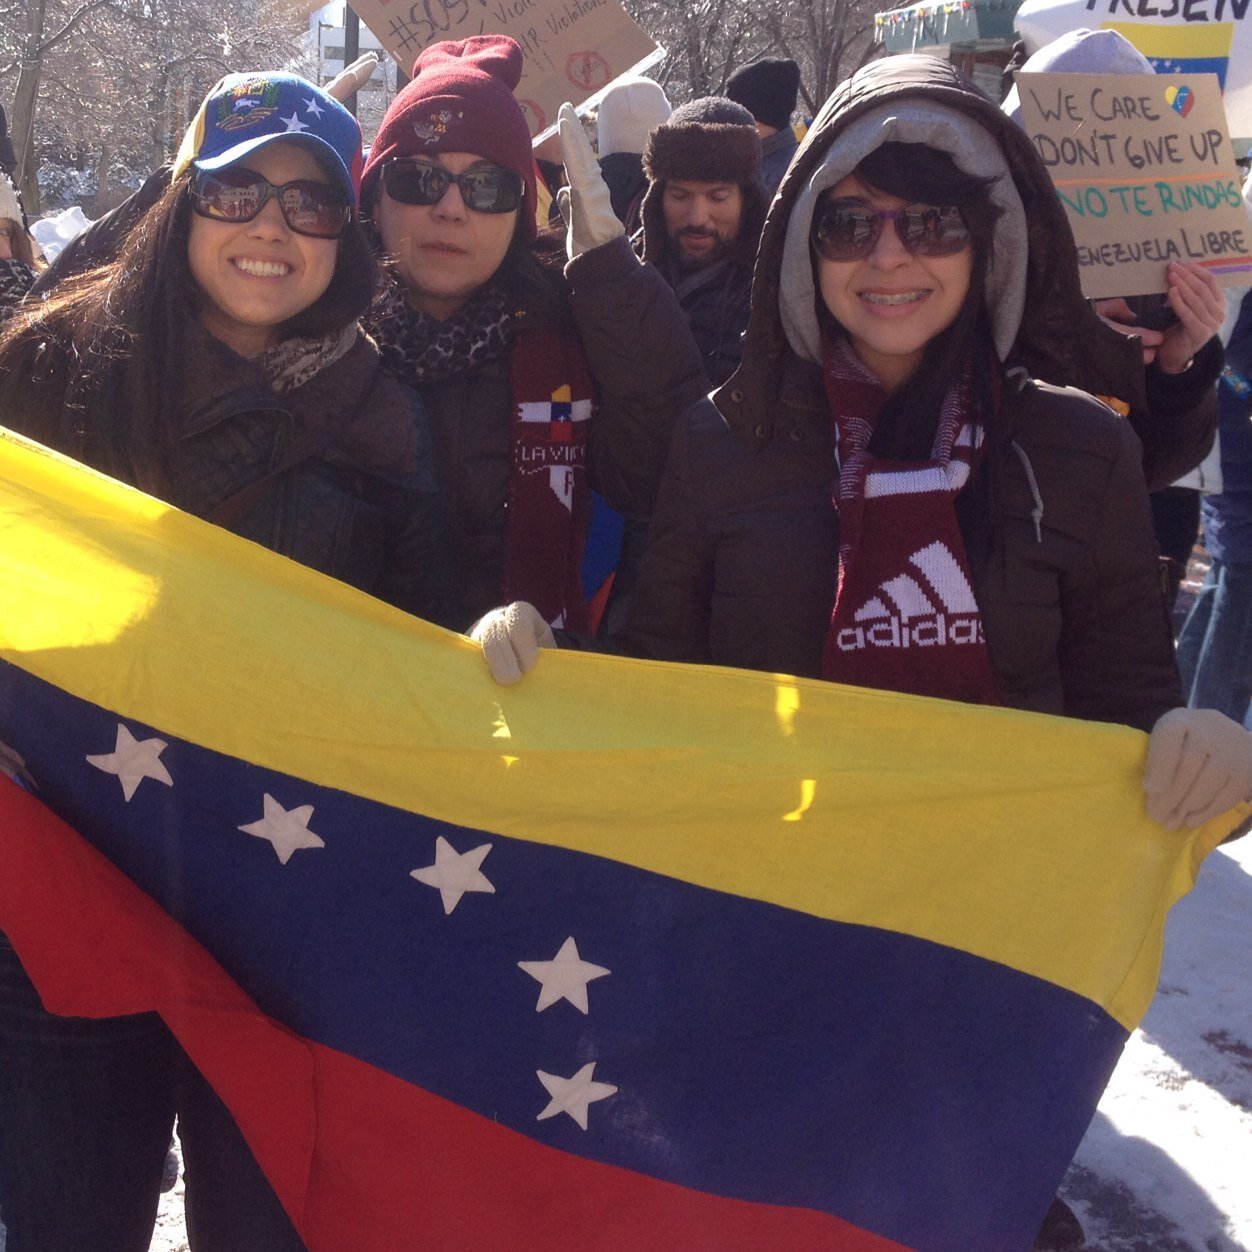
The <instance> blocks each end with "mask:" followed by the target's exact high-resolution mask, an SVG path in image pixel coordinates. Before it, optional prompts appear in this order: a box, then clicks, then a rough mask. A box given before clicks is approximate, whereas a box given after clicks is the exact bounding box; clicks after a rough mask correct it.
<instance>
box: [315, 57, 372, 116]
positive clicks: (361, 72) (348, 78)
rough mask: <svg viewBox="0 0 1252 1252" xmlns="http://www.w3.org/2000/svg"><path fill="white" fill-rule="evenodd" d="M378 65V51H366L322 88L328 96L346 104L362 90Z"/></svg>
mask: <svg viewBox="0 0 1252 1252" xmlns="http://www.w3.org/2000/svg"><path fill="white" fill-rule="evenodd" d="M377 65H378V54H377V53H376V52H364V53H362V54H361V55H360V56H359V57H357V59H356V60H355V61H353V62H352V64H351V65H345V66H344V67H343V69H341V70H340V71H339V73H338V74H336V75H335V77H334V78H332V79H331V80H330V82H328V83H327V84H326V86H325V87H324V88H323V89H322V90H323V91H325V92H326V94H327V95H328V96H331V97H333V98H334V99H335V100H338V101H339V103H340V104H346V103H347V101H349V100H350V99H352V97H353V95H354V94H355V93H356V92H358V91H360V90H361V88H362V87H364V86H365V84H366V83H368V82H369V80H370V79H371V78H373V76H374V69H375V67H376V66H377Z"/></svg>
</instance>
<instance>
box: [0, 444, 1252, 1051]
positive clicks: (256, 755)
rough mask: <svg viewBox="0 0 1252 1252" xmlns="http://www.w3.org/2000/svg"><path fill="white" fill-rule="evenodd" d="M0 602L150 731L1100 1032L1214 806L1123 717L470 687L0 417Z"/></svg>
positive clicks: (757, 685) (301, 578)
mask: <svg viewBox="0 0 1252 1252" xmlns="http://www.w3.org/2000/svg"><path fill="white" fill-rule="evenodd" d="M0 605H2V606H4V607H3V610H2V611H0V657H2V658H3V659H5V660H8V661H11V662H13V663H15V664H18V665H20V666H21V667H23V668H24V669H26V670H28V671H30V672H32V673H34V674H36V675H37V676H39V677H41V678H44V679H46V680H47V681H49V682H52V683H55V684H57V685H58V686H60V687H62V688H64V689H66V690H68V691H70V692H71V693H73V694H74V695H76V696H79V697H80V698H82V699H86V700H90V701H93V702H95V703H97V704H100V705H103V706H105V707H109V708H112V709H113V710H115V711H116V712H117V713H118V714H119V716H120V717H122V718H133V719H135V720H138V721H142V722H145V723H147V724H149V725H152V726H155V727H157V728H159V729H160V731H161V732H162V733H163V734H167V735H172V736H177V737H180V738H183V739H186V740H190V741H192V742H194V743H197V744H200V745H202V746H204V747H206V748H210V749H213V750H215V751H218V752H222V753H226V754H228V755H230V756H234V757H237V758H240V759H242V760H245V761H250V762H254V763H256V764H258V765H263V766H265V767H267V768H270V769H274V770H279V771H282V772H285V773H288V774H292V775H296V776H301V777H304V778H307V779H310V780H312V781H315V782H317V783H321V784H324V785H327V786H331V787H337V788H340V789H343V790H345V791H350V792H354V793H356V794H358V795H363V796H367V797H369V798H371V799H374V800H377V801H380V802H383V803H386V804H390V805H394V806H397V807H399V808H402V809H406V810H410V811H415V812H421V813H425V814H428V815H430V816H432V817H435V818H439V819H442V820H444V821H448V822H453V823H459V824H461V825H466V826H472V827H478V828H481V829H484V830H488V831H495V832H498V833H500V834H504V835H511V836H516V837H521V838H525V839H531V840H534V841H536V842H538V843H542V844H549V845H554V846H558V847H564V848H569V849H573V850H576V851H580V852H587V853H593V854H596V855H600V856H605V857H610V858H613V859H615V860H618V861H621V862H625V863H628V864H631V865H634V866H637V867H640V868H643V869H647V870H651V871H655V872H657V873H659V874H665V875H669V876H672V877H675V878H678V879H681V880H684V881H687V882H691V883H695V884H699V885H701V886H704V887H708V888H712V889H716V890H719V891H725V892H731V893H733V894H735V895H740V896H746V897H756V898H759V899H763V900H767V901H771V902H773V903H775V904H778V905H782V906H785V907H788V908H792V909H799V910H803V911H805V912H808V913H811V914H814V915H817V916H821V917H826V918H833V919H838V920H843V921H848V922H855V923H861V924H864V925H868V926H878V927H885V928H888V929H892V930H896V931H900V932H903V933H907V934H910V935H915V936H919V937H921V938H925V939H930V940H933V941H935V942H937V943H941V944H946V945H949V946H951V947H955V948H959V949H963V950H966V951H968V952H972V953H975V954H977V955H980V956H983V957H987V958H989V959H992V960H996V961H1000V962H1003V963H1004V964H1007V965H1009V966H1012V967H1014V968H1016V969H1019V970H1023V971H1025V972H1027V973H1030V974H1033V975H1036V976H1038V977H1040V978H1046V979H1048V980H1049V981H1051V982H1053V983H1057V984H1059V985H1061V986H1064V987H1067V988H1069V989H1070V990H1072V991H1074V992H1077V993H1078V994H1080V995H1083V996H1086V997H1088V998H1089V999H1091V1000H1093V1001H1095V1002H1096V1003H1097V1004H1100V1005H1102V1006H1104V1007H1105V1008H1106V1009H1107V1010H1108V1011H1109V1012H1110V1013H1112V1014H1113V1015H1114V1016H1115V1017H1116V1018H1117V1019H1118V1020H1119V1021H1121V1022H1122V1023H1123V1024H1124V1025H1126V1026H1127V1027H1132V1026H1133V1025H1134V1023H1135V1022H1136V1021H1137V1020H1138V1019H1139V1017H1140V1016H1141V1015H1142V1014H1143V1012H1144V1011H1145V1010H1146V1007H1147V1004H1148V1002H1149V1001H1150V999H1151V996H1152V993H1153V991H1154V988H1155V981H1156V974H1157V968H1158V964H1159V956H1160V944H1161V927H1162V924H1163V920H1164V915H1165V911H1166V909H1167V908H1168V907H1169V905H1170V904H1171V903H1172V902H1173V901H1174V900H1175V899H1177V898H1178V897H1179V896H1180V895H1182V894H1183V893H1185V892H1186V891H1187V890H1188V889H1189V888H1190V886H1191V885H1192V882H1193V881H1194V876H1195V872H1196V869H1197V867H1198V864H1199V861H1200V859H1201V858H1202V855H1203V854H1204V853H1205V852H1206V851H1207V850H1208V849H1210V848H1211V847H1212V846H1213V845H1214V844H1215V843H1216V842H1217V840H1218V839H1220V838H1221V837H1222V835H1223V834H1224V833H1225V832H1226V831H1227V830H1229V829H1230V828H1231V826H1232V825H1233V817H1231V818H1228V819H1227V820H1224V821H1217V822H1213V823H1210V825H1209V827H1208V828H1206V830H1205V831H1204V832H1202V833H1200V834H1195V835H1190V836H1181V835H1174V834H1168V833H1167V832H1165V831H1163V830H1161V829H1160V828H1159V827H1156V826H1155V825H1154V824H1152V823H1151V822H1149V821H1148V820H1147V819H1146V817H1144V815H1143V812H1142V801H1141V797H1140V792H1139V778H1140V772H1141V769H1142V765H1143V758H1144V747H1145V738H1144V736H1143V735H1141V734H1139V733H1137V732H1135V731H1131V730H1127V729H1125V728H1121V727H1114V726H1105V725H1095V724H1087V723H1081V722H1076V721H1066V720H1062V719H1057V718H1044V717H1039V716H1035V715H1029V714H1024V713H1018V712H1014V711H1009V710H1002V709H986V708H980V707H972V706H967V705H960V704H953V703H947V702H943V701H934V700H923V699H916V698H912V697H906V696H901V695H895V694H891V693H885V692H871V691H864V690H859V689H856V688H848V687H840V686H835V685H832V684H825V683H818V682H807V681H797V680H794V679H791V678H788V677H785V676H781V675H772V674H760V673H746V672H738V671H728V670H718V669H713V668H707V667H699V666H682V665H660V664H650V663H645V662H638V661H630V660H625V659H620V658H614V657H600V656H594V655H588V654H581V653H568V654H557V653H552V654H548V655H545V656H544V657H543V658H542V660H541V662H540V665H539V667H538V669H537V671H536V672H535V673H534V674H532V675H531V676H530V677H529V678H528V679H527V680H526V681H524V682H523V683H522V684H520V686H518V687H516V688H512V689H502V688H498V687H496V686H495V685H494V684H493V683H492V682H491V680H490V678H489V677H488V674H487V671H486V668H485V666H484V663H483V660H482V657H481V655H480V654H479V651H478V649H477V647H476V646H475V645H473V644H471V643H469V642H468V641H466V640H464V639H460V638H458V637H456V636H453V635H450V634H448V633H446V632H443V631H440V630H438V629H436V628H434V627H432V626H429V625H426V624H425V623H422V622H419V621H417V620H415V619H413V618H409V617H407V616H405V615H404V614H402V613H400V612H398V611H397V610H395V609H392V608H390V607H388V606H387V605H384V604H382V603H381V602H379V601H377V600H373V599H371V598H370V597H368V596H365V595H363V594H361V593H359V592H357V591H355V590H353V589H351V588H349V587H347V586H345V585H343V584H341V583H337V582H335V581H333V580H332V579H329V578H325V577H323V576H321V575H318V574H316V573H313V572H311V571H309V570H307V569H305V568H303V567H301V566H299V565H296V564H294V563H293V562H290V561H287V560H284V559H283V558H281V557H277V556H275V555H274V554H272V553H270V552H268V551H265V550H264V549H262V548H259V547H257V546H255V545H253V544H249V543H246V542H244V541H242V540H239V539H236V538H234V537H233V536H231V535H228V534H227V533H226V532H224V531H222V530H219V529H217V528H215V527H212V526H209V525H207V524H206V523H203V522H200V521H198V520H196V519H194V518H192V517H189V516H187V515H185V514H182V513H179V512H178V511H176V510H174V509H172V508H169V507H167V506H165V505H162V504H160V503H159V502H156V501H153V500H152V499H150V498H148V497H145V496H143V495H141V494H139V493H137V492H134V491H132V490H130V489H128V488H125V487H122V486H120V485H118V484H116V483H114V482H112V481H110V480H108V479H106V478H103V477H102V476H100V475H96V474H92V473H90V472H88V471H84V470H82V469H81V467H78V466H75V465H73V463H72V462H67V461H65V460H64V459H62V458H59V457H57V456H55V455H54V454H51V453H48V452H46V451H44V450H42V449H39V448H37V447H36V446H34V445H29V444H25V443H24V442H23V441H20V440H18V439H16V438H15V437H11V436H6V437H0ZM360 837H361V838H368V837H369V834H368V831H362V832H361V834H360Z"/></svg>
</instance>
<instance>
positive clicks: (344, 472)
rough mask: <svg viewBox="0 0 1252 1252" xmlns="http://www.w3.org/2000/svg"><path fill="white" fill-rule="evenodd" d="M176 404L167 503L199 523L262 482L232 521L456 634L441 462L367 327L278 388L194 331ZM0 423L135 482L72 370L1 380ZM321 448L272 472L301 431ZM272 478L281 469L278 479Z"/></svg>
mask: <svg viewBox="0 0 1252 1252" xmlns="http://www.w3.org/2000/svg"><path fill="white" fill-rule="evenodd" d="M188 338H189V342H188V343H187V345H186V372H185V373H184V374H183V376H182V383H181V388H180V394H179V397H178V402H177V405H176V412H177V414H178V419H177V420H178V440H177V444H176V449H175V453H174V456H173V462H172V466H171V477H172V482H171V483H170V484H169V487H168V489H167V490H166V491H165V492H164V494H165V495H166V497H167V498H168V499H169V501H170V503H172V504H175V505H177V506H178V507H179V508H182V509H184V510H186V511H188V512H190V513H194V514H196V515H197V516H200V517H207V518H210V519H212V518H213V517H214V514H215V512H216V511H217V510H218V509H219V508H220V507H221V506H222V505H223V504H224V503H225V502H226V501H228V500H230V499H231V498H232V497H235V496H236V493H239V492H241V491H243V490H244V489H245V488H247V486H248V484H250V483H252V482H255V481H260V480H263V483H262V487H261V489H260V490H259V492H257V493H256V495H255V496H254V497H253V496H246V495H245V496H242V497H239V500H240V501H241V502H242V504H243V506H244V507H243V509H242V511H241V512H240V514H239V516H238V517H235V518H232V519H231V520H229V521H228V522H227V523H226V524H227V525H228V526H229V529H231V530H234V531H235V532H237V533H238V534H240V535H242V536H244V537H245V538H247V539H251V540H253V541H254V542H256V543H259V544H261V545H262V546H263V547H266V548H270V549H271V550H272V551H274V552H279V553H281V554H282V555H284V556H288V557H291V558H292V559H293V560H296V561H299V562H300V563H301V564H303V565H308V566H309V567H311V568H312V569H316V570H319V571H320V572H322V573H324V574H329V575H331V576H332V577H334V578H338V579H340V580H342V581H343V582H347V583H350V584H352V585H353V586H355V587H359V588H361V589H362V590H363V591H367V592H370V593H371V594H374V595H377V596H379V597H380V598H381V599H384V600H387V601H388V602H389V603H392V604H394V605H396V606H397V607H398V608H401V609H404V610H405V611H406V612H409V613H413V614H415V615H416V616H419V617H424V618H427V619H428V620H431V621H435V622H438V623H439V624H441V625H445V626H449V627H453V628H461V627H463V626H464V625H465V624H466V622H465V620H464V612H463V610H462V609H461V607H460V605H459V603H458V602H457V600H456V599H455V597H454V593H453V586H452V578H451V569H450V567H449V562H448V553H447V527H446V517H445V514H444V510H443V505H442V502H441V500H440V497H439V495H438V494H437V492H436V489H435V473H434V456H433V450H432V448H431V442H430V436H429V433H428V429H427V426H426V422H425V418H424V416H423V414H422V412H421V408H420V405H419V403H418V401H417V398H416V396H414V394H413V393H412V392H411V391H408V390H406V389H405V388H404V387H402V386H401V385H400V384H399V383H397V382H396V381H395V380H394V379H392V378H389V377H387V376H386V375H384V374H383V373H382V372H381V370H380V368H379V361H378V350H377V349H376V348H375V346H374V344H373V343H372V342H371V341H370V340H369V339H367V338H366V337H365V336H364V335H358V338H357V340H356V342H355V343H354V344H353V346H352V347H351V348H350V349H349V350H348V351H347V352H346V353H345V354H344V355H343V356H341V357H340V358H339V359H338V360H336V361H334V362H333V363H332V364H330V365H329V366H327V367H326V368H325V369H323V370H322V371H321V372H320V373H318V374H317V375H315V376H314V377H313V378H312V379H310V380H309V381H308V382H306V383H304V384H303V385H302V386H300V387H297V388H295V389H294V390H292V391H290V392H288V393H286V394H284V395H281V396H279V395H275V394H274V393H273V392H272V391H271V390H270V388H269V386H268V384H267V382H266V380H265V378H264V377H263V375H262V374H261V373H260V371H259V370H258V369H257V368H256V366H255V365H253V364H252V363H251V362H249V361H247V360H245V359H244V358H242V357H240V356H238V355H236V354H235V353H234V352H232V351H231V350H230V349H229V348H227V347H226V346H225V345H224V344H222V343H220V342H219V341H218V340H216V339H214V338H213V337H212V336H211V335H209V334H208V333H207V332H205V331H203V330H201V329H200V328H199V327H198V326H195V325H193V326H191V327H190V328H189V330H188ZM4 382H5V385H4V389H3V394H4V397H5V400H4V404H3V408H2V409H0V424H3V425H5V426H8V427H9V428H10V429H12V430H16V431H18V432H19V433H21V434H25V435H28V436H30V437H31V438H33V439H37V440H38V441H39V442H41V443H44V444H46V445H48V446H50V447H53V448H56V449H57V450H59V451H62V452H65V453H66V454H67V455H69V456H73V457H75V458H77V459H79V460H82V461H84V462H85V463H87V464H89V465H92V466H94V467H96V468H99V469H103V470H104V471H105V472H108V473H112V474H114V475H115V476H117V477H121V478H126V477H129V475H128V474H126V473H125V472H124V470H123V468H122V463H121V461H120V460H119V457H118V455H117V450H116V448H115V447H114V446H113V442H112V439H111V437H110V435H109V433H108V427H107V425H106V423H105V422H103V421H102V420H100V415H97V414H93V413H92V412H90V411H88V412H86V413H85V414H84V415H83V417H82V419H81V420H77V419H74V418H73V416H72V415H71V414H70V413H69V412H67V409H66V406H65V404H64V399H65V395H66V382H67V380H66V379H65V378H64V377H63V376H58V377H52V378H46V379H43V380H42V381H36V380H31V381H30V382H29V383H28V384H27V385H24V386H14V385H13V380H11V379H10V380H4ZM310 429H316V430H327V431H328V432H333V434H332V437H330V438H329V439H326V440H325V441H314V442H315V443H316V444H318V445H319V446H317V448H316V451H315V453H314V455H311V456H309V457H307V458H306V459H304V460H302V461H301V462H300V463H299V464H294V465H292V466H291V467H290V468H287V469H284V470H282V471H281V472H279V473H277V474H274V473H273V471H274V470H275V469H276V468H278V467H281V466H282V463H283V459H284V456H285V455H286V453H287V450H288V448H289V447H290V445H291V441H292V440H293V438H296V437H301V438H307V436H305V435H303V434H302V432H306V431H308V430H310ZM271 475H272V476H271Z"/></svg>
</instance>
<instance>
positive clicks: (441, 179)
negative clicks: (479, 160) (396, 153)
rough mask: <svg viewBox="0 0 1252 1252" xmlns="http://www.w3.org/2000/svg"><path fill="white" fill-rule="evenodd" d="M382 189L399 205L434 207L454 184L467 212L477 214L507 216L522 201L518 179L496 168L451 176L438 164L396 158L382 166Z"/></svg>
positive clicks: (486, 168) (484, 166)
mask: <svg viewBox="0 0 1252 1252" xmlns="http://www.w3.org/2000/svg"><path fill="white" fill-rule="evenodd" d="M382 173H383V186H384V187H385V188H386V190H387V194H388V195H389V196H390V197H391V198H392V199H393V200H398V201H399V202H400V203H401V204H425V205H431V204H438V203H439V201H440V200H442V199H443V197H444V195H445V194H446V192H447V190H448V188H449V187H450V186H451V185H452V184H453V183H456V185H457V189H458V190H459V191H460V193H461V199H462V200H463V201H465V207H466V208H467V209H473V210H475V212H478V213H511V212H512V211H513V210H514V209H515V208H517V206H518V205H519V204H521V202H522V191H523V186H522V180H521V179H520V178H519V177H518V176H517V175H516V174H515V173H513V171H512V170H505V169H501V168H500V167H499V166H498V165H480V166H475V167H474V168H473V169H469V170H466V171H465V173H464V174H453V173H452V171H451V170H446V169H444V168H443V166H442V165H431V164H429V163H428V162H426V161H414V160H410V159H408V158H405V157H397V158H396V159H395V160H394V161H387V162H386V163H385V164H384V165H383V171H382Z"/></svg>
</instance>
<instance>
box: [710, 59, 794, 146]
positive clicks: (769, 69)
mask: <svg viewBox="0 0 1252 1252" xmlns="http://www.w3.org/2000/svg"><path fill="white" fill-rule="evenodd" d="M799 90H800V67H799V66H798V65H797V64H796V63H795V62H794V61H792V60H789V59H787V58H786V57H762V58H761V59H760V60H759V61H753V62H752V64H751V65H745V66H743V67H742V68H740V69H737V70H736V71H735V72H734V73H733V74H732V75H731V76H730V78H729V79H727V81H726V94H727V95H728V96H729V97H730V98H731V99H732V100H734V101H737V102H738V103H739V104H742V105H743V107H744V108H745V109H747V110H748V112H749V113H751V114H752V116H753V117H754V118H756V120H757V121H758V122H764V123H765V125H766V126H772V127H773V128H774V129H775V130H782V129H783V127H784V126H789V125H790V124H791V115H792V114H793V113H794V112H795V109H796V94H797V92H799Z"/></svg>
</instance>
